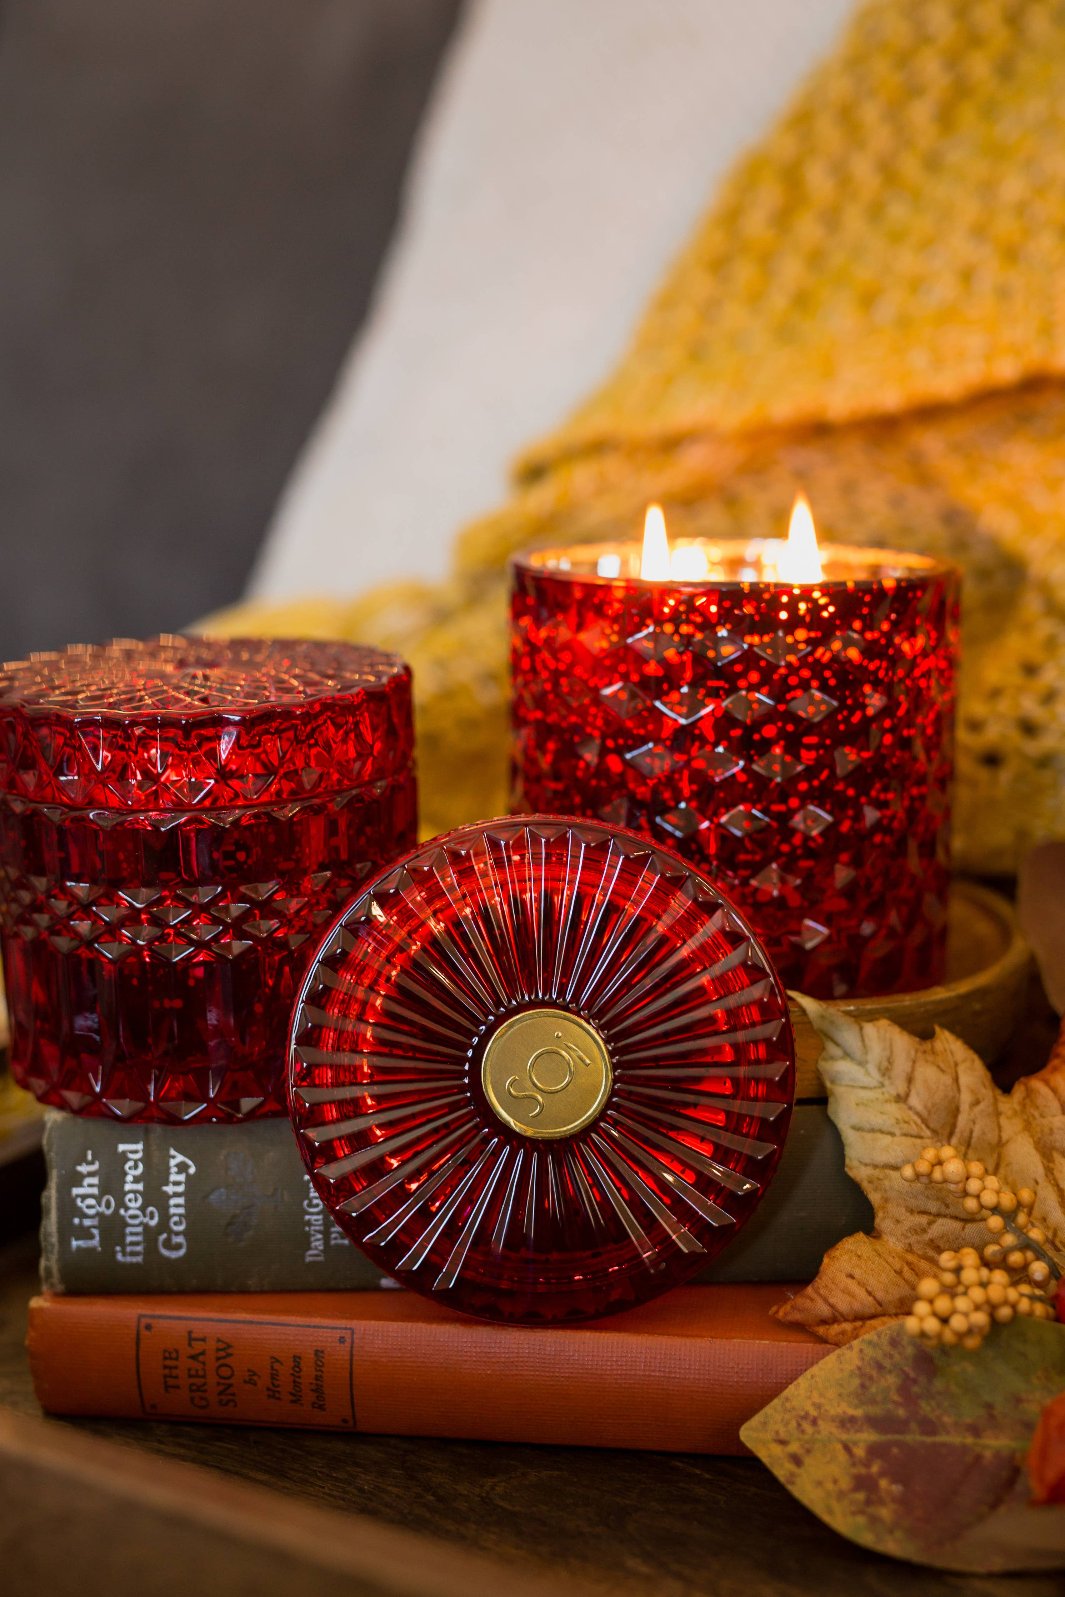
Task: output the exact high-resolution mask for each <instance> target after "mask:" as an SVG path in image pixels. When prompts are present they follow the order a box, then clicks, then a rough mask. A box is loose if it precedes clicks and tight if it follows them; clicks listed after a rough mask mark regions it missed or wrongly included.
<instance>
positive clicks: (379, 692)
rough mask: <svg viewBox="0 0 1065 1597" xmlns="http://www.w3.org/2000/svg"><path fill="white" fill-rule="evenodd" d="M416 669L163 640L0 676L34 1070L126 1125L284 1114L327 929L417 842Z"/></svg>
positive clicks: (383, 658)
mask: <svg viewBox="0 0 1065 1597" xmlns="http://www.w3.org/2000/svg"><path fill="white" fill-rule="evenodd" d="M412 741H413V740H412V729H411V705H410V675H409V672H408V670H407V667H406V666H405V665H403V664H402V663H401V662H400V661H399V660H397V659H396V658H395V657H394V656H392V655H387V654H382V653H380V652H379V651H377V650H375V649H364V648H358V647H355V646H352V645H347V644H340V643H308V642H300V643H293V642H279V641H270V642H267V641H243V640H234V641H213V640H208V639H199V638H160V639H157V640H154V641H152V642H149V643H135V642H118V643H112V644H108V645H106V646H104V647H99V648H95V647H94V648H84V649H70V650H67V651H66V652H65V653H60V654H46V655H38V656H35V657H34V658H33V659H30V660H27V661H24V662H20V663H18V664H13V665H7V666H5V667H3V668H2V669H0V938H2V947H3V957H4V972H5V978H6V984H7V1001H8V1005H9V1008H10V1015H11V1064H12V1070H13V1072H14V1074H15V1076H16V1078H17V1079H18V1080H19V1081H20V1082H22V1083H23V1085H24V1086H26V1087H28V1088H29V1089H30V1090H31V1091H32V1092H34V1093H35V1094H36V1096H37V1097H38V1098H39V1099H41V1100H42V1102H44V1103H49V1104H55V1105H57V1106H58V1107H60V1108H64V1109H69V1110H73V1111H74V1112H76V1113H80V1114H99V1115H108V1116H113V1117H117V1118H119V1119H123V1120H131V1119H136V1120H173V1121H186V1120H199V1121H204V1120H223V1119H239V1118H242V1117H248V1116H258V1115H267V1114H278V1113H283V1112H284V1106H285V1098H284V1063H285V1039H286V1035H287V1031H288V1022H289V1019H290V1016H291V1012H292V1003H293V1000H294V998H295V995H296V992H297V990H298V988H299V983H300V978H301V977H302V975H303V971H304V969H305V968H306V963H307V959H308V958H309V956H310V954H311V952H312V950H313V948H314V945H315V942H316V941H317V940H318V938H319V937H320V935H321V930H322V928H323V926H324V925H325V924H326V923H327V922H328V921H330V920H332V919H333V917H334V916H335V915H336V913H337V911H338V909H339V908H340V906H341V905H342V904H343V903H344V902H346V901H347V900H348V899H349V898H350V897H351V895H352V892H353V891H354V890H355V889H356V888H357V887H358V885H359V883H360V882H362V881H363V880H364V879H365V878H366V877H367V876H368V875H369V874H370V873H371V872H372V871H374V870H375V869H376V868H377V867H378V866H379V865H380V864H381V863H382V862H384V861H386V860H388V859H391V858H393V857H394V856H395V855H397V854H398V853H400V852H402V850H403V849H405V848H408V847H410V845H411V844H412V843H413V841H414V839H415V836H416V816H415V789H414V776H413V765H412Z"/></svg>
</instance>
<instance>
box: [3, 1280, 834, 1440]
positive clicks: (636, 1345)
mask: <svg viewBox="0 0 1065 1597" xmlns="http://www.w3.org/2000/svg"><path fill="white" fill-rule="evenodd" d="M786 1291H787V1289H786V1288H782V1287H781V1286H779V1285H769V1286H760V1285H759V1286H731V1285H728V1286H726V1285H720V1286H693V1287H682V1288H680V1289H679V1290H677V1291H675V1292H672V1293H670V1294H668V1295H667V1296H665V1297H663V1298H660V1299H658V1300H657V1301H656V1302H654V1303H649V1304H645V1305H644V1306H643V1307H641V1308H638V1309H632V1310H630V1311H629V1312H628V1313H626V1314H620V1315H616V1316H614V1317H613V1318H611V1319H606V1320H598V1321H592V1322H589V1323H587V1324H584V1325H576V1326H572V1327H555V1328H551V1329H539V1328H527V1327H522V1326H498V1325H486V1324H482V1323H481V1322H479V1321H476V1320H469V1319H465V1318H460V1317H459V1316H457V1315H453V1314H451V1313H449V1312H448V1311H447V1310H445V1309H441V1308H438V1307H437V1306H436V1305H434V1304H431V1303H428V1302H425V1301H423V1300H422V1299H421V1298H418V1297H415V1296H414V1295H413V1294H411V1293H407V1292H398V1291H394V1292H381V1293H369V1292H350V1293H349V1292H325V1293H271V1294H262V1295H260V1294H252V1293H248V1294H244V1293H241V1294H240V1295H237V1294H232V1293H228V1294H221V1293H219V1294H202V1295H200V1294H198V1295H196V1296H179V1295H168V1296H165V1297H50V1296H44V1297H38V1298H35V1299H34V1300H33V1302H32V1303H31V1305H30V1318H29V1338H28V1345H29V1353H30V1364H31V1367H32V1370H33V1380H34V1386H35V1388H36V1391H37V1396H38V1398H39V1400H40V1403H41V1406H42V1407H43V1408H44V1409H46V1410H47V1411H49V1412H50V1413H53V1414H92V1415H110V1416H113V1417H115V1418H120V1419H150V1420H162V1419H172V1420H203V1421H207V1422H214V1423H216V1424H226V1425H295V1426H313V1427H323V1428H328V1429H334V1430H341V1431H343V1430H350V1431H375V1432H379V1433H384V1434H388V1435H395V1436H457V1437H458V1436H461V1437H469V1438H474V1439H478V1440H484V1441H498V1442H504V1441H505V1442H548V1443H554V1444H558V1445H564V1446H589V1447H634V1448H649V1449H661V1450H665V1451H669V1452H683V1453H687V1452H691V1453H736V1452H741V1451H743V1449H742V1448H741V1445H740V1441H739V1431H740V1426H741V1425H743V1424H744V1422H745V1421H746V1420H748V1419H750V1417H751V1416H752V1415H753V1414H756V1413H757V1412H758V1410H759V1409H761V1408H764V1406H765V1405H766V1404H767V1403H768V1402H770V1401H771V1400H772V1398H774V1397H775V1396H776V1395H777V1394H778V1393H779V1392H780V1391H782V1390H783V1388H784V1387H785V1386H787V1385H788V1384H789V1383H790V1382H791V1381H793V1380H795V1378H796V1377H797V1376H799V1375H801V1374H802V1372H803V1371H804V1370H806V1369H809V1367H810V1366H811V1365H812V1364H813V1363H815V1362H816V1360H817V1359H819V1358H821V1357H823V1356H824V1355H825V1354H826V1353H828V1352H830V1351H831V1349H830V1348H828V1347H827V1346H826V1345H825V1343H823V1342H819V1341H817V1339H816V1338H814V1337H813V1336H811V1335H810V1334H809V1333H807V1332H805V1331H801V1330H797V1329H795V1328H792V1327H789V1326H784V1325H780V1324H779V1323H778V1322H777V1321H776V1320H774V1319H772V1318H771V1317H770V1314H769V1310H770V1307H771V1306H772V1305H773V1304H774V1303H775V1302H779V1301H780V1299H781V1298H782V1297H783V1296H784V1295H785V1294H786Z"/></svg>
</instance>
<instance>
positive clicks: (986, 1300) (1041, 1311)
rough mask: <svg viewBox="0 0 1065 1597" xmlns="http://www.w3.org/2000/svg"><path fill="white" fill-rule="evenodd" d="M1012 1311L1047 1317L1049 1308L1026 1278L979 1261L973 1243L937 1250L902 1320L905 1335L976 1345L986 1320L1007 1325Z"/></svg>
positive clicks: (985, 1330) (988, 1323)
mask: <svg viewBox="0 0 1065 1597" xmlns="http://www.w3.org/2000/svg"><path fill="white" fill-rule="evenodd" d="M1017 1314H1020V1315H1030V1316H1032V1318H1034V1319H1039V1320H1052V1319H1053V1318H1054V1309H1053V1306H1052V1305H1051V1304H1050V1303H1049V1302H1048V1301H1047V1299H1046V1298H1045V1297H1044V1296H1043V1295H1042V1293H1041V1292H1040V1290H1039V1288H1038V1287H1035V1286H1033V1285H1032V1283H1031V1282H1030V1281H1022V1282H1021V1283H1020V1284H1019V1285H1018V1284H1017V1283H1016V1282H1015V1281H1014V1280H1013V1279H1011V1277H1010V1273H1009V1271H1008V1270H1000V1269H991V1268H990V1267H989V1266H988V1265H986V1264H981V1262H980V1255H979V1253H977V1251H976V1249H975V1248H961V1249H960V1250H959V1251H958V1252H957V1253H941V1254H940V1255H939V1258H938V1260H937V1270H936V1273H935V1275H926V1276H925V1277H924V1278H923V1279H922V1280H920V1281H918V1283H917V1297H916V1299H915V1300H914V1304H913V1307H912V1308H911V1310H910V1312H909V1314H908V1315H907V1316H906V1321H905V1324H906V1329H907V1331H909V1333H910V1335H911V1336H923V1337H927V1338H928V1340H929V1341H930V1342H937V1343H939V1344H940V1346H942V1347H954V1346H956V1345H957V1344H958V1343H960V1344H961V1346H962V1347H966V1348H978V1347H979V1346H980V1343H981V1342H982V1341H983V1340H984V1337H985V1336H986V1335H987V1333H988V1331H990V1329H991V1327H992V1325H995V1324H997V1325H1008V1324H1009V1322H1010V1320H1012V1319H1013V1317H1014V1315H1017Z"/></svg>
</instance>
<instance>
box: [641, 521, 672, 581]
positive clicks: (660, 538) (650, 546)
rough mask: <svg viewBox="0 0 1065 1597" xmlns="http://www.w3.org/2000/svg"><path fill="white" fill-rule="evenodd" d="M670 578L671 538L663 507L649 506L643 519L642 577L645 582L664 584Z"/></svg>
mask: <svg viewBox="0 0 1065 1597" xmlns="http://www.w3.org/2000/svg"><path fill="white" fill-rule="evenodd" d="M668 576H669V538H668V536H667V534H666V518H665V516H664V515H663V514H662V506H661V505H648V506H647V514H646V515H645V516H644V518H643V553H642V554H641V556H640V577H641V578H642V580H643V581H644V582H664V581H665V580H666V578H667V577H668Z"/></svg>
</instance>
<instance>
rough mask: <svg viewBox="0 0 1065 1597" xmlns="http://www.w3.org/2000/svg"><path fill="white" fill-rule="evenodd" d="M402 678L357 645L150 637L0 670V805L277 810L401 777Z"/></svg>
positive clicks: (387, 660)
mask: <svg viewBox="0 0 1065 1597" xmlns="http://www.w3.org/2000/svg"><path fill="white" fill-rule="evenodd" d="M412 746H413V732H412V727H411V710H410V671H409V669H408V668H407V666H406V665H404V663H403V662H402V661H401V660H399V659H398V658H397V657H396V656H395V655H392V654H386V653H384V652H383V651H382V650H380V649H372V648H366V647H363V646H361V645H358V644H350V643H338V642H314V641H309V640H291V639H277V638H273V639H264V638H225V639H224V638H184V637H160V638H152V639H150V640H148V641H146V642H136V641H130V640H126V639H120V640H118V641H116V642H113V643H107V644H101V645H91V646H85V647H73V648H70V649H65V650H62V651H57V652H55V653H50V654H37V655H33V656H31V657H30V659H28V660H20V661H16V662H13V663H11V664H8V665H4V666H0V792H3V793H6V794H7V795H8V796H9V797H11V798H14V799H15V800H16V801H17V800H19V799H23V800H28V801H30V802H33V803H38V804H52V805H63V806H67V807H74V808H78V809H100V810H113V809H118V810H135V811H140V810H166V809H180V810H189V809H198V808H217V807H218V806H222V805H224V806H235V805H241V804H254V803H271V804H280V803H287V802H291V801H295V800H300V799H305V798H308V797H310V796H312V795H320V794H324V793H336V792H340V791H343V790H345V789H348V788H355V787H361V786H364V785H366V784H368V783H370V782H377V781H382V780H387V779H388V778H390V777H392V776H394V775H396V774H398V773H399V772H401V771H406V770H407V769H408V767H409V766H410V764H411V759H412V752H413V748H412Z"/></svg>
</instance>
